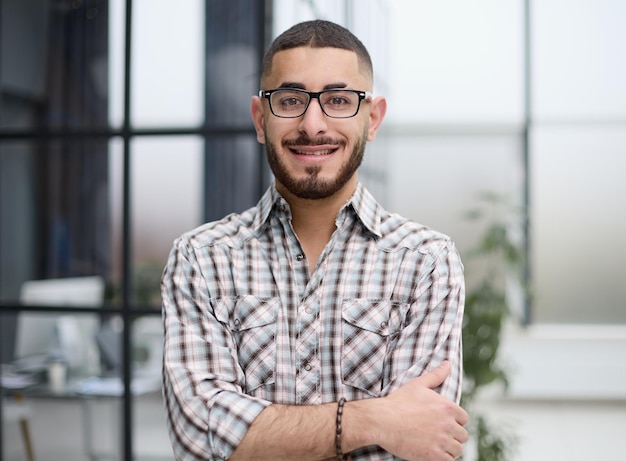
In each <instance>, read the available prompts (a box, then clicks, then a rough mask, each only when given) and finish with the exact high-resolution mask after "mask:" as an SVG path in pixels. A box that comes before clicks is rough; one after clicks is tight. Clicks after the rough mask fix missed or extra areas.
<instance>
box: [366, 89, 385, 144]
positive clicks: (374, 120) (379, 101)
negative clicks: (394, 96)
mask: <svg viewBox="0 0 626 461" xmlns="http://www.w3.org/2000/svg"><path fill="white" fill-rule="evenodd" d="M386 112H387V100H386V99H385V98H384V97H383V96H378V97H377V98H375V99H374V100H373V101H372V102H370V113H369V118H370V120H369V121H370V124H369V128H368V130H367V140H368V141H373V140H374V139H376V133H377V132H378V128H380V125H381V123H382V122H383V119H384V118H385V113H386Z"/></svg>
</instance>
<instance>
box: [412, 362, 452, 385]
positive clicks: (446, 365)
mask: <svg viewBox="0 0 626 461" xmlns="http://www.w3.org/2000/svg"><path fill="white" fill-rule="evenodd" d="M451 369H452V367H451V366H450V362H448V361H444V362H442V363H441V364H440V365H439V366H438V367H437V368H435V369H433V370H430V371H429V372H428V373H424V374H423V375H422V376H420V377H419V378H418V379H419V380H420V382H421V383H422V384H423V385H424V386H426V387H428V388H429V389H435V388H436V387H438V386H441V384H443V382H444V381H445V380H446V378H447V377H448V376H449V375H450V370H451Z"/></svg>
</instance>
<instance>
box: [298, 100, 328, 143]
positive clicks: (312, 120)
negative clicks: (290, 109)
mask: <svg viewBox="0 0 626 461" xmlns="http://www.w3.org/2000/svg"><path fill="white" fill-rule="evenodd" d="M327 119H328V117H327V116H326V114H324V111H322V106H321V105H320V101H319V99H317V98H311V101H310V102H309V107H307V109H306V112H305V113H304V114H303V115H302V117H301V119H300V124H299V126H298V128H299V129H300V131H301V132H303V133H306V134H307V135H309V137H311V138H312V137H314V136H316V135H319V134H320V133H324V132H326V130H327V129H328V125H327V122H328V120H327Z"/></svg>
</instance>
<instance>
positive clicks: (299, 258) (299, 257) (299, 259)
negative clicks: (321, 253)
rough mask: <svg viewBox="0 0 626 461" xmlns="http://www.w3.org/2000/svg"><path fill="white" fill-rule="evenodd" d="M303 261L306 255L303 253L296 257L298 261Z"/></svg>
mask: <svg viewBox="0 0 626 461" xmlns="http://www.w3.org/2000/svg"><path fill="white" fill-rule="evenodd" d="M303 259H304V255H303V254H302V253H300V254H299V255H297V256H296V261H302V260H303Z"/></svg>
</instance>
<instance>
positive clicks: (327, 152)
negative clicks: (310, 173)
mask: <svg viewBox="0 0 626 461" xmlns="http://www.w3.org/2000/svg"><path fill="white" fill-rule="evenodd" d="M291 150H292V152H294V153H295V154H297V155H313V156H320V157H321V156H323V155H330V154H332V153H333V152H335V149H324V150H313V151H311V150H306V151H304V150H297V149H291Z"/></svg>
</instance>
